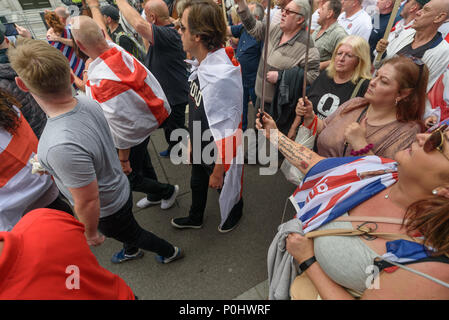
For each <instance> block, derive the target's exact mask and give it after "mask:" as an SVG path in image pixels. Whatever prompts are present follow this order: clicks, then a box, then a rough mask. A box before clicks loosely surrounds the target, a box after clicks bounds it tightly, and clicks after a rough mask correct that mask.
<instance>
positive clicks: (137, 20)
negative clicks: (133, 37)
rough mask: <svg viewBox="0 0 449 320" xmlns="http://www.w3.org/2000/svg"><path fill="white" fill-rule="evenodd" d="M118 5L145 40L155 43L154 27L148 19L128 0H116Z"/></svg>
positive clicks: (151, 43)
mask: <svg viewBox="0 0 449 320" xmlns="http://www.w3.org/2000/svg"><path fill="white" fill-rule="evenodd" d="M116 3H117V6H118V8H119V10H120V11H121V13H122V14H123V16H124V17H125V19H126V21H128V22H129V23H130V24H131V26H132V27H133V28H134V30H136V31H137V33H138V34H140V35H141V36H142V38H144V39H145V40H147V41H148V42H149V44H150V45H153V43H154V40H153V27H152V25H151V23H149V22H148V21H146V20H145V19H144V18H142V16H141V15H140V14H139V13H138V12H137V11H136V9H134V8H133V7H132V6H131V5H130V4H129V3H128V1H127V0H116Z"/></svg>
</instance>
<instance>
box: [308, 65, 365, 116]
mask: <svg viewBox="0 0 449 320" xmlns="http://www.w3.org/2000/svg"><path fill="white" fill-rule="evenodd" d="M356 85H357V84H354V83H352V81H348V82H345V83H342V84H337V83H335V81H334V80H333V79H332V78H329V76H328V75H327V72H326V70H323V71H322V72H321V73H320V75H319V76H318V78H316V80H315V81H314V82H313V84H312V87H311V88H310V90H309V92H308V94H307V98H308V99H309V100H310V101H311V102H312V104H313V111H314V112H315V114H316V115H317V116H318V117H319V118H320V119H325V118H327V117H328V116H329V115H331V114H332V113H333V112H335V110H337V108H338V107H339V106H340V105H342V104H343V103H344V102H346V101H348V100H349V99H350V98H351V95H352V92H353V91H354V89H355V87H356ZM368 85H369V80H365V81H364V82H363V83H362V85H361V86H360V89H359V92H358V93H357V95H356V97H363V96H364V95H365V92H366V90H367V89H368Z"/></svg>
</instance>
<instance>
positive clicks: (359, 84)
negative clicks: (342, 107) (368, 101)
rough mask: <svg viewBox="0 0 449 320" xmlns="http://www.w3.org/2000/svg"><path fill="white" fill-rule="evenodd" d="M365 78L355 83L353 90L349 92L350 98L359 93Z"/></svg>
mask: <svg viewBox="0 0 449 320" xmlns="http://www.w3.org/2000/svg"><path fill="white" fill-rule="evenodd" d="M365 80H366V79H363V78H362V79H360V80H359V82H358V83H357V85H356V86H355V88H354V91H352V94H351V98H350V99H352V98H355V96H356V95H357V94H358V93H359V91H360V87H361V86H362V83H363V82H364V81H365Z"/></svg>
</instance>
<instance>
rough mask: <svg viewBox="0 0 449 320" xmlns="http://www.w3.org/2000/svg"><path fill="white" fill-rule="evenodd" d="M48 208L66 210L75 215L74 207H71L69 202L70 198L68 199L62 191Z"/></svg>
mask: <svg viewBox="0 0 449 320" xmlns="http://www.w3.org/2000/svg"><path fill="white" fill-rule="evenodd" d="M46 208H48V209H55V210H59V211H64V212H67V213H68V214H70V215H72V216H73V215H74V214H73V211H72V207H70V206H69V204H68V200H66V198H65V197H64V196H63V195H62V194H61V193H59V195H58V197H57V198H56V199H55V201H53V202H52V203H50V204H49V205H48V206H47V207H46Z"/></svg>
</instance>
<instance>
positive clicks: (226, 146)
mask: <svg viewBox="0 0 449 320" xmlns="http://www.w3.org/2000/svg"><path fill="white" fill-rule="evenodd" d="M179 30H180V34H181V39H182V44H183V48H184V51H186V52H187V53H188V54H190V55H191V56H192V57H194V58H195V61H194V62H193V67H192V75H191V76H190V79H189V81H190V95H189V133H190V143H191V146H192V148H191V150H192V151H191V161H192V176H191V179H190V187H191V189H192V205H191V207H190V211H189V215H188V216H187V217H181V218H176V219H172V221H171V223H172V225H173V226H174V227H175V228H180V229H183V228H196V229H197V228H201V227H202V225H203V215H204V210H205V208H206V202H207V190H208V187H210V188H213V189H217V190H219V191H220V198H219V203H220V212H221V223H220V225H219V227H218V231H219V232H222V233H223V232H229V231H231V230H232V229H234V228H235V227H236V226H237V223H238V222H239V220H240V218H241V216H242V212H243V199H242V182H243V181H242V175H243V165H242V164H239V163H242V162H239V163H237V159H238V158H239V157H240V158H241V157H243V150H242V145H241V141H242V139H241V125H242V110H243V103H242V102H243V101H242V100H243V87H242V77H241V73H240V67H235V66H234V65H233V64H232V62H231V60H230V59H229V57H228V56H227V54H226V52H225V49H224V48H223V45H224V43H225V40H226V23H225V21H224V17H223V13H222V11H221V9H220V7H219V6H218V5H217V4H216V3H215V2H213V1H208V0H199V1H187V2H186V3H185V5H184V10H183V11H182V17H181V27H180V29H179ZM207 132H208V133H211V134H212V135H209V137H210V136H212V137H211V138H210V140H208V141H204V140H203V139H202V137H203V135H204V134H205V133H206V134H207ZM209 146H214V147H215V148H214V152H213V153H214V155H213V157H211V158H209V159H206V158H207V157H206V154H207V153H208V152H207V150H209V151H210V149H209ZM203 151H205V152H203ZM209 155H210V152H209Z"/></svg>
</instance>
